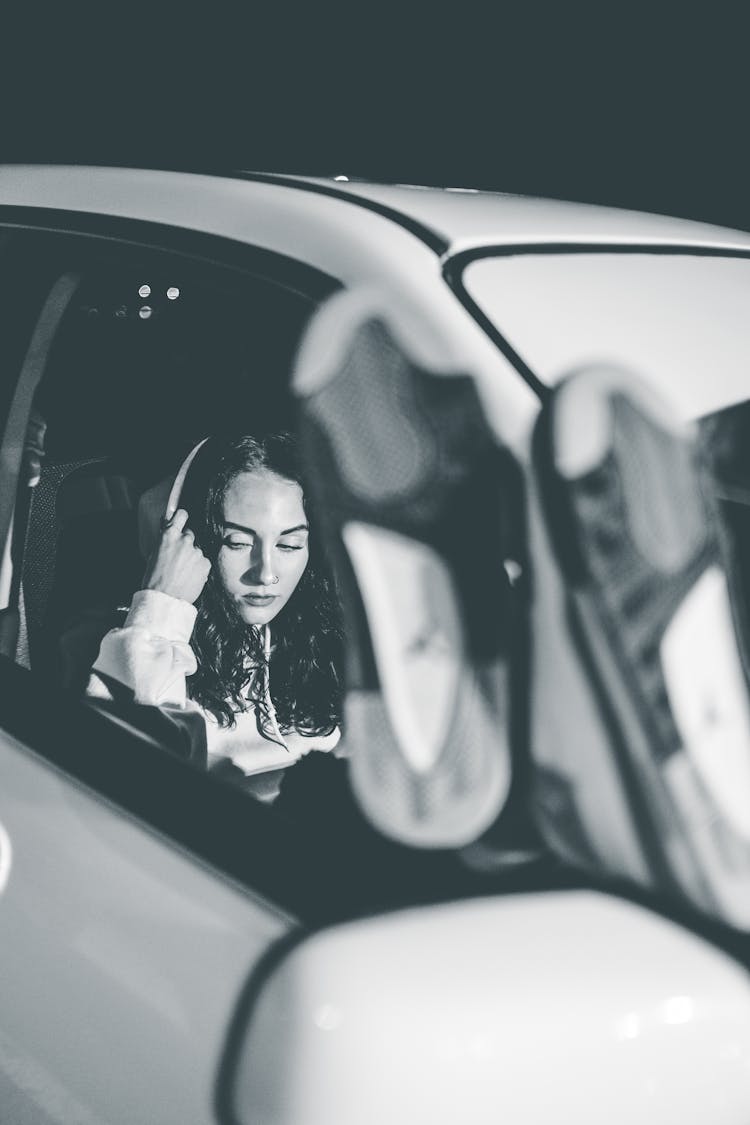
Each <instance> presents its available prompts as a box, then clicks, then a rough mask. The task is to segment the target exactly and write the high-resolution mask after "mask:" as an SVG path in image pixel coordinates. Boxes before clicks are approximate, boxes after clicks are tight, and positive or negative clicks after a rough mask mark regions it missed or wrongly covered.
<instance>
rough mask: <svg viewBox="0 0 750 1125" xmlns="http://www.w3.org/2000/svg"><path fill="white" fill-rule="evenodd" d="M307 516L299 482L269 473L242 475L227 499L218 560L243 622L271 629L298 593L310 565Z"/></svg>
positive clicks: (259, 472) (233, 481)
mask: <svg viewBox="0 0 750 1125" xmlns="http://www.w3.org/2000/svg"><path fill="white" fill-rule="evenodd" d="M307 539H308V528H307V517H306V515H305V509H304V507H303V503H302V489H301V488H300V486H299V485H298V484H297V482H296V481H293V480H288V479H287V478H286V477H280V476H278V475H277V474H276V473H273V472H271V471H270V470H268V469H254V470H251V471H250V472H245V473H239V474H238V475H237V476H236V477H234V479H233V480H232V481H231V483H230V485H229V487H228V488H227V491H226V496H225V498H224V527H223V535H222V544H221V547H220V549H219V554H218V557H217V560H216V566H217V568H218V571H219V574H220V576H221V581H222V584H223V586H224V589H225V591H226V593H227V595H228V596H229V598H230V599H231V600H232V601H233V603H234V604H235V606H236V607H237V610H238V611H239V614H240V616H241V617H242V619H243V621H245V622H246V623H247V624H248V625H265V624H266V623H267V622H269V621H272V620H273V618H274V617H276V615H277V614H278V613H279V612H280V611H281V610H282V609H283V607H284V606H285V605H286V603H287V602H288V601H289V599H290V597H291V596H292V594H293V593H294V591H295V589H296V587H297V583H298V582H299V580H300V578H301V577H302V575H303V573H304V570H305V567H306V566H307V561H308V557H309V555H308V545H307Z"/></svg>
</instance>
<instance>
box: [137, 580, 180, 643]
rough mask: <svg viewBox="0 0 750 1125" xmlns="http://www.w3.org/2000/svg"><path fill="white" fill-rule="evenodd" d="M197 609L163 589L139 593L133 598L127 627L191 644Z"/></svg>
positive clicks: (140, 591)
mask: <svg viewBox="0 0 750 1125" xmlns="http://www.w3.org/2000/svg"><path fill="white" fill-rule="evenodd" d="M197 615H198V610H197V609H196V608H195V606H194V605H191V604H190V602H185V601H183V600H182V599H181V598H173V597H172V596H171V594H163V593H162V592H161V590H138V592H137V593H135V594H134V595H133V600H132V601H131V603H130V610H129V612H128V616H127V617H126V619H125V627H126V628H127V626H129V625H131V626H135V627H137V628H140V629H147V630H148V632H149V633H153V634H155V635H156V636H159V637H167V638H169V640H172V641H177V642H181V643H183V644H188V643H189V641H190V637H191V634H192V632H193V627H194V625H195V618H196V617H197Z"/></svg>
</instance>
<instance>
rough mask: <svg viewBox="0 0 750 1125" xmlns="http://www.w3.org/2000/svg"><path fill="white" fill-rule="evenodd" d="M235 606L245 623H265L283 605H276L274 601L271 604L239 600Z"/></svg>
mask: <svg viewBox="0 0 750 1125" xmlns="http://www.w3.org/2000/svg"><path fill="white" fill-rule="evenodd" d="M237 608H238V610H239V614H240V617H241V618H242V620H243V621H244V622H245V624H246V625H267V624H268V622H269V621H273V619H274V617H276V616H277V614H278V613H279V612H280V611H281V609H282V608H283V607H282V606H280V605H279V606H277V605H276V603H275V602H274V603H273V605H248V604H247V602H239V603H238V606H237Z"/></svg>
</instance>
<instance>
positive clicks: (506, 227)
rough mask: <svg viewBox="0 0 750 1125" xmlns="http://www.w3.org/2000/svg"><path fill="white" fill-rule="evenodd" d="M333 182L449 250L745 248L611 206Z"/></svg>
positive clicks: (699, 227)
mask: <svg viewBox="0 0 750 1125" xmlns="http://www.w3.org/2000/svg"><path fill="white" fill-rule="evenodd" d="M299 178H300V179H302V177H299ZM308 182H311V183H319V184H325V185H327V186H328V187H330V186H332V185H331V181H330V180H321V179H314V178H310V179H309V181H308ZM335 186H336V187H337V188H338V189H340V190H343V191H346V192H347V194H349V195H351V196H353V197H355V198H360V199H363V200H364V199H369V200H372V201H374V202H376V203H380V204H382V205H384V206H386V207H391V208H392V209H393V210H395V211H399V212H400V213H401V214H403V215H405V216H408V217H409V218H411V219H413V220H415V221H416V222H419V223H422V224H423V225H424V226H426V227H428V228H429V229H430V230H432V231H434V232H435V233H437V234H440V235H442V237H443V238H445V239H446V241H448V242H449V243H450V248H451V253H457V252H458V251H461V250H469V249H474V248H476V247H478V246H486V245H493V244H494V245H508V246H518V245H523V244H529V245H539V244H540V243H549V242H558V241H559V242H592V243H597V242H599V243H601V242H613V243H621V244H623V245H628V244H633V243H638V242H648V243H653V244H655V245H670V244H675V243H676V244H680V245H691V246H724V247H730V246H731V247H735V248H744V249H748V248H749V247H750V234H747V233H745V232H741V231H736V230H730V229H728V228H726V227H720V226H715V225H714V224H711V223H700V222H695V221H692V220H689V219H676V218H672V217H671V216H668V215H653V214H649V213H647V212H644V211H628V210H625V209H622V208H619V207H601V206H598V205H596V204H591V203H571V202H566V201H563V200H559V199H540V198H534V197H532V196H523V195H507V194H502V193H499V192H489V191H474V190H471V189H469V190H466V189H464V190H461V189H447V190H446V189H444V188H433V187H416V186H413V185H408V184H369V183H358V182H349V183H342V184H336V185H335Z"/></svg>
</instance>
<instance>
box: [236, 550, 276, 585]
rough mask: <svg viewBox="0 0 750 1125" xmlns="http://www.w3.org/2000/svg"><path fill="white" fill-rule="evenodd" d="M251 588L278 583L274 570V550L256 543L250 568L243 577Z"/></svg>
mask: <svg viewBox="0 0 750 1125" xmlns="http://www.w3.org/2000/svg"><path fill="white" fill-rule="evenodd" d="M242 577H243V581H244V582H246V583H247V584H248V585H250V586H272V585H273V584H274V583H275V582H277V581H278V578H277V576H276V574H275V572H274V568H273V557H272V548H271V547H270V546H269V547H266V546H264V545H263V544H261V543H256V544H255V545H254V547H253V552H252V554H251V556H250V566H249V567H248V569H247V571H246V573H245V574H244V575H243V576H242Z"/></svg>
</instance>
